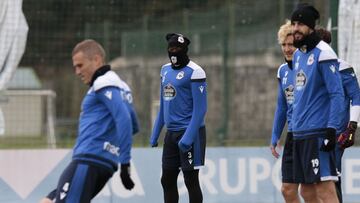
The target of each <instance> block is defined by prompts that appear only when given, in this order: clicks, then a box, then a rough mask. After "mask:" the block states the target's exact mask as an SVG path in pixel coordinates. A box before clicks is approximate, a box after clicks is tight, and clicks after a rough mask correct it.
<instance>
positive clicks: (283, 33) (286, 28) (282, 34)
mask: <svg viewBox="0 0 360 203" xmlns="http://www.w3.org/2000/svg"><path fill="white" fill-rule="evenodd" d="M289 35H292V31H291V21H290V20H287V19H286V21H285V24H283V25H282V26H280V29H279V31H278V42H279V44H282V43H284V42H285V39H286V37H287V36H289Z"/></svg>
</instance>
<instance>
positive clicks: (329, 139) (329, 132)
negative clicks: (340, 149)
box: [320, 128, 336, 152]
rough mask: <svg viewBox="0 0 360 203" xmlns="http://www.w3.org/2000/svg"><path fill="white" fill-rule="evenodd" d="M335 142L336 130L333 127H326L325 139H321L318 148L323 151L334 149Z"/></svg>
mask: <svg viewBox="0 0 360 203" xmlns="http://www.w3.org/2000/svg"><path fill="white" fill-rule="evenodd" d="M335 144H336V130H335V129H334V128H327V129H326V135H325V139H324V140H323V143H322V145H321V147H320V150H321V151H325V152H328V151H331V150H333V149H335Z"/></svg>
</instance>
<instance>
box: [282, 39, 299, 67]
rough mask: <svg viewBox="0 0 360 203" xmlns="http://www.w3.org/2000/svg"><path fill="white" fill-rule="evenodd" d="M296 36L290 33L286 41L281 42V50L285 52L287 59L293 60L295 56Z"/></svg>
mask: <svg viewBox="0 0 360 203" xmlns="http://www.w3.org/2000/svg"><path fill="white" fill-rule="evenodd" d="M293 43H294V37H293V36H292V35H288V36H287V37H286V38H285V40H284V42H283V43H281V51H282V53H283V54H284V57H285V59H286V60H288V61H291V60H292V57H293V53H294V51H295V49H296V48H295V47H294V44H293Z"/></svg>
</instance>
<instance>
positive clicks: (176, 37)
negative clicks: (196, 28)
mask: <svg viewBox="0 0 360 203" xmlns="http://www.w3.org/2000/svg"><path fill="white" fill-rule="evenodd" d="M166 41H167V42H168V46H169V47H181V48H183V49H185V50H187V47H188V46H189V44H190V40H189V39H188V38H186V37H184V36H183V35H182V34H177V33H168V34H166Z"/></svg>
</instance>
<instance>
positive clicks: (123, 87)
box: [119, 79, 140, 135]
mask: <svg viewBox="0 0 360 203" xmlns="http://www.w3.org/2000/svg"><path fill="white" fill-rule="evenodd" d="M120 80H121V79H120ZM119 86H120V92H121V98H122V100H123V101H124V103H125V105H126V108H127V110H128V111H129V113H130V117H131V123H132V129H133V130H132V134H133V135H135V134H136V133H138V132H139V130H140V127H139V121H138V117H137V114H136V111H135V108H134V105H133V96H132V94H131V89H130V87H129V85H128V84H127V83H126V82H125V81H124V80H121V81H120V84H119Z"/></svg>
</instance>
